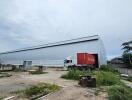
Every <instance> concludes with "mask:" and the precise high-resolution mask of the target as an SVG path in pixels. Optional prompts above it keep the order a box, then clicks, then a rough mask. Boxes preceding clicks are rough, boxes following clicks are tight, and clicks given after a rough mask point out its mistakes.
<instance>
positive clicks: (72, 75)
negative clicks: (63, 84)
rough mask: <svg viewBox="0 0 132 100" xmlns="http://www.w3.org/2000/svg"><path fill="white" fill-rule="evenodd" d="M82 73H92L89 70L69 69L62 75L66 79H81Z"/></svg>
mask: <svg viewBox="0 0 132 100" xmlns="http://www.w3.org/2000/svg"><path fill="white" fill-rule="evenodd" d="M82 75H91V72H89V71H80V70H76V69H74V70H69V72H68V73H67V74H64V75H62V76H61V78H64V79H71V80H79V79H80V76H82Z"/></svg>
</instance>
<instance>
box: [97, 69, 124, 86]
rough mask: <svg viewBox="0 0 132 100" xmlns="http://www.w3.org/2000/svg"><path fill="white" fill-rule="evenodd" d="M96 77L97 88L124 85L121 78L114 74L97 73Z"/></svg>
mask: <svg viewBox="0 0 132 100" xmlns="http://www.w3.org/2000/svg"><path fill="white" fill-rule="evenodd" d="M95 77H96V82H97V86H110V85H114V84H122V82H121V81H120V78H119V77H117V75H116V74H114V73H112V72H105V71H96V72H95Z"/></svg>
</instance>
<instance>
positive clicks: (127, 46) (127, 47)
mask: <svg viewBox="0 0 132 100" xmlns="http://www.w3.org/2000/svg"><path fill="white" fill-rule="evenodd" d="M131 45H132V41H129V42H124V43H123V44H122V46H123V48H122V49H123V50H124V53H130V52H131V51H132V46H131Z"/></svg>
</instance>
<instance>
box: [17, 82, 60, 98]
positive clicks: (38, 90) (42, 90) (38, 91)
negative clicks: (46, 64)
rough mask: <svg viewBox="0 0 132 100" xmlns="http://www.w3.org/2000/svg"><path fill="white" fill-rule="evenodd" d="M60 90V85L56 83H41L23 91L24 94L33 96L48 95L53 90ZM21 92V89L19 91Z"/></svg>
mask: <svg viewBox="0 0 132 100" xmlns="http://www.w3.org/2000/svg"><path fill="white" fill-rule="evenodd" d="M58 90H60V87H59V86H57V85H55V84H48V83H39V84H37V85H33V86H31V87H29V88H26V89H25V90H23V91H21V92H22V93H23V95H24V96H26V97H29V98H32V97H35V98H36V97H39V96H43V95H46V94H48V93H51V92H55V91H58ZM19 92H20V91H19Z"/></svg>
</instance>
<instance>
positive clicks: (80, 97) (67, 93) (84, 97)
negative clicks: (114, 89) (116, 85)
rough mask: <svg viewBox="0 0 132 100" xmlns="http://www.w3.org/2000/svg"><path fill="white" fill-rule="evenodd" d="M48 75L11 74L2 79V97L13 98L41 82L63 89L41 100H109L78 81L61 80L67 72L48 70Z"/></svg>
mask: <svg viewBox="0 0 132 100" xmlns="http://www.w3.org/2000/svg"><path fill="white" fill-rule="evenodd" d="M46 71H47V72H48V73H47V74H41V75H29V74H28V73H27V72H18V73H16V72H10V73H11V74H12V75H13V76H11V77H8V78H1V79H0V96H5V97H7V96H12V94H11V92H13V91H17V90H21V89H24V88H26V87H29V86H30V85H33V84H37V83H40V82H46V83H54V84H57V85H60V86H62V87H63V88H62V89H61V90H60V91H58V92H56V93H52V94H49V95H47V96H45V97H42V98H41V100H107V98H106V95H102V96H95V95H94V92H95V89H90V88H82V87H80V86H78V82H77V81H73V80H65V79H62V78H60V76H61V75H62V74H65V73H67V72H66V71H56V70H51V69H50V70H49V69H48V70H46Z"/></svg>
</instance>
